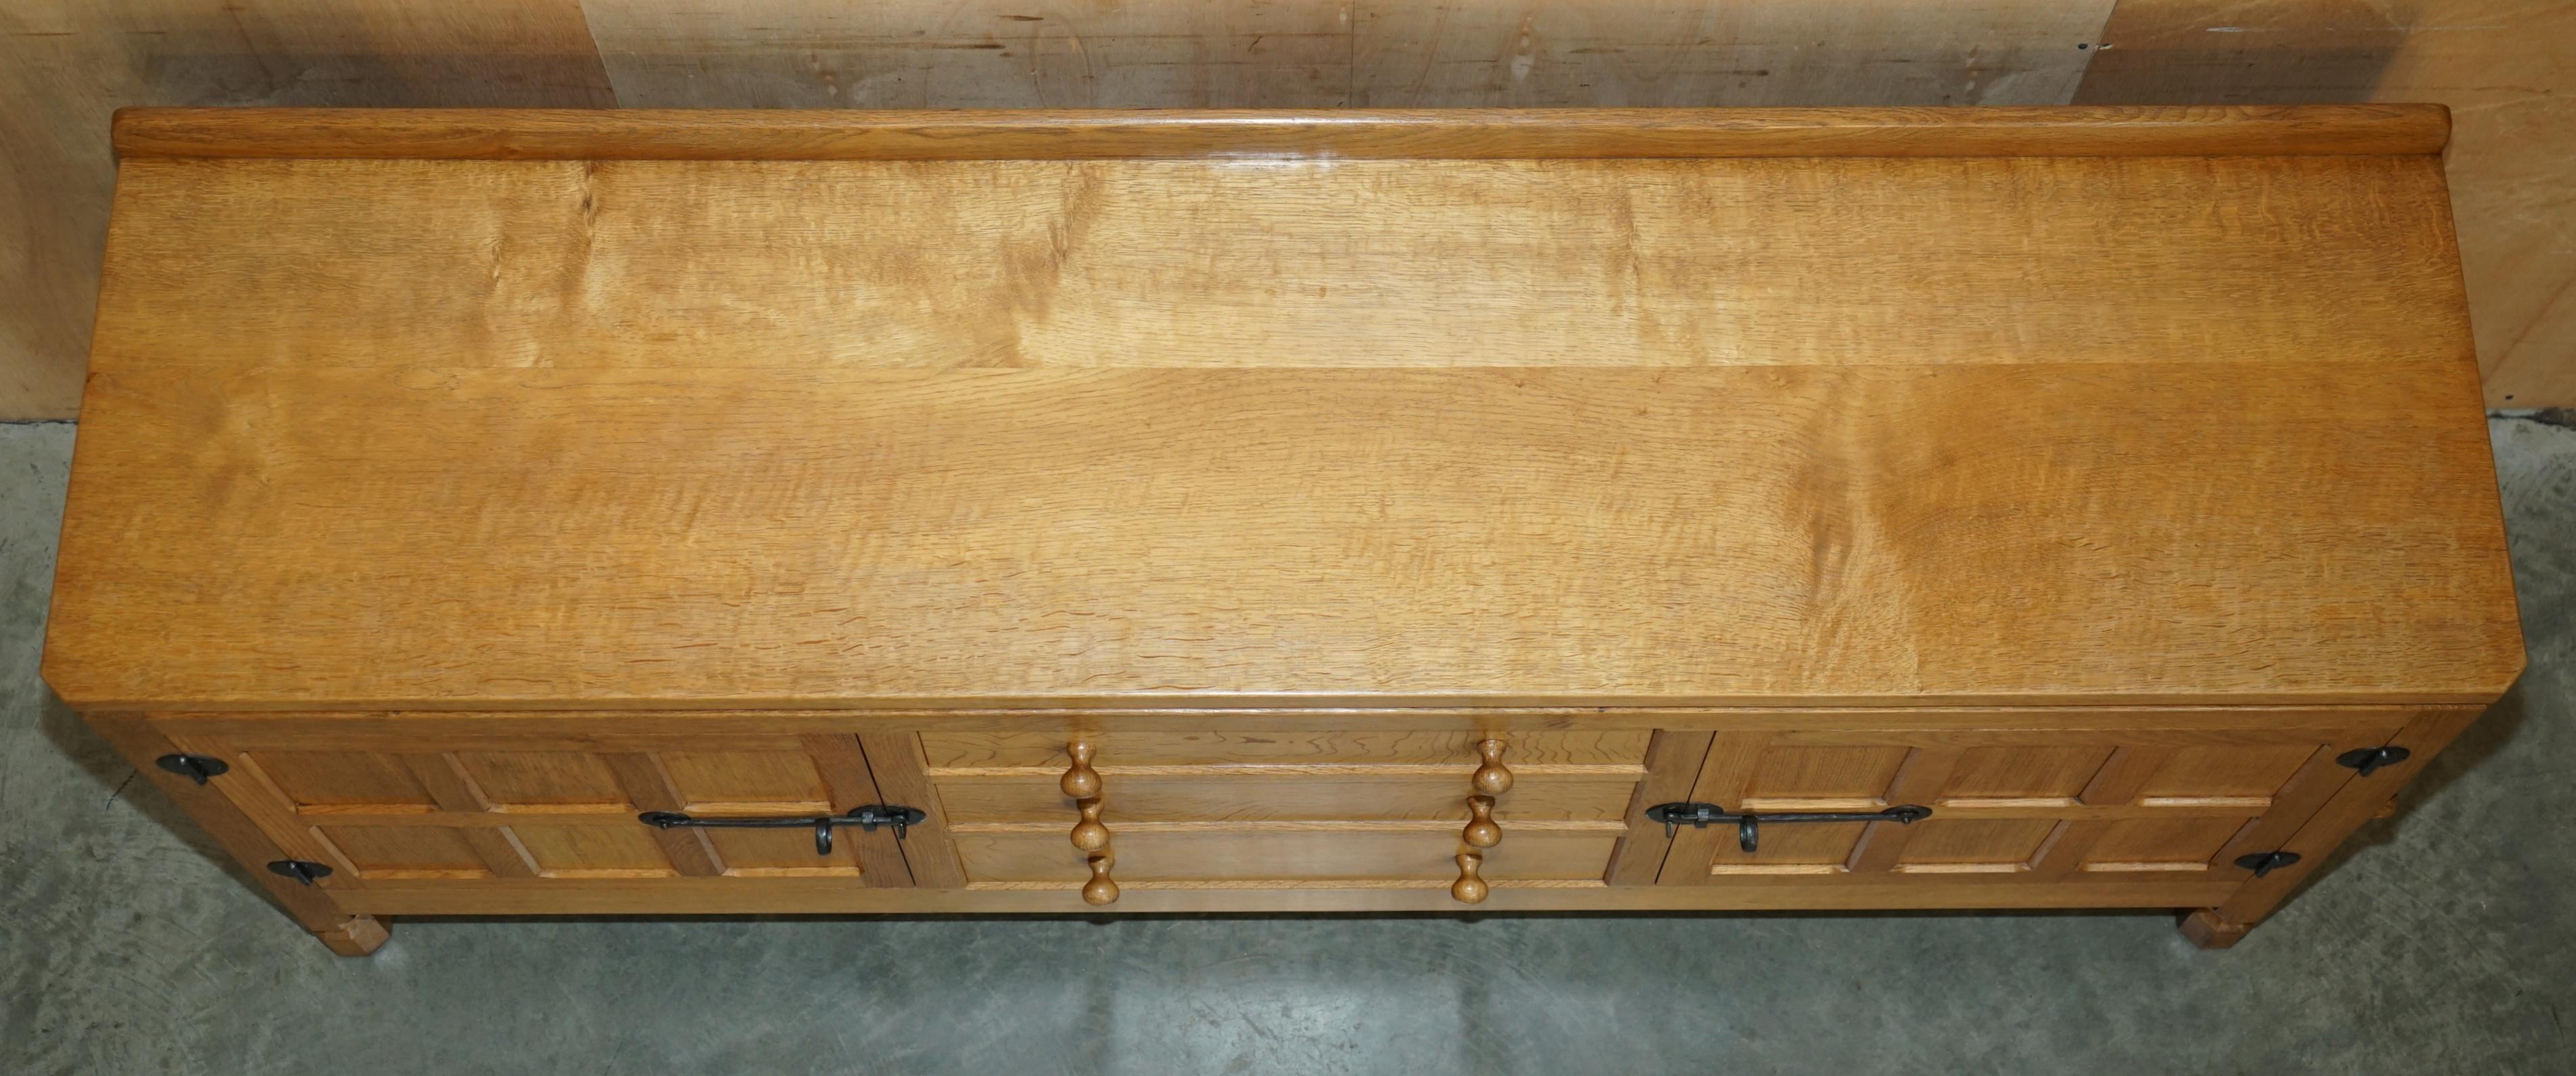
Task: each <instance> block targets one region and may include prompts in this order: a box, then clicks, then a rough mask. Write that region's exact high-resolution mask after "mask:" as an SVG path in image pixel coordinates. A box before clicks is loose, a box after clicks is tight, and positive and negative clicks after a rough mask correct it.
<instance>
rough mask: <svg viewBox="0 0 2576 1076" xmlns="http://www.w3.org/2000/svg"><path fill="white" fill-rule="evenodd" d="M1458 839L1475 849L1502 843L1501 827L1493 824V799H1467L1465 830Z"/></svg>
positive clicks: (1477, 797)
mask: <svg viewBox="0 0 2576 1076" xmlns="http://www.w3.org/2000/svg"><path fill="white" fill-rule="evenodd" d="M1458 839H1459V840H1462V841H1465V842H1467V843H1468V844H1469V845H1471V846H1473V847H1476V848H1491V847H1493V846H1495V845H1498V844H1501V843H1503V827H1501V826H1497V825H1495V824H1494V797H1492V796H1469V797H1467V828H1466V829H1465V830H1463V831H1460V833H1459V834H1458Z"/></svg>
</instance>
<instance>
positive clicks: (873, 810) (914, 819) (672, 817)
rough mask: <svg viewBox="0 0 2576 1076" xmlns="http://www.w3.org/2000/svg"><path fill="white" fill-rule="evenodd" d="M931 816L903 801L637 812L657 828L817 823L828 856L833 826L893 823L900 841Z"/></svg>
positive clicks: (821, 850) (820, 851)
mask: <svg viewBox="0 0 2576 1076" xmlns="http://www.w3.org/2000/svg"><path fill="white" fill-rule="evenodd" d="M929 817H930V815H929V813H928V812H926V811H923V810H922V809H920V808H918V807H906V806H904V805H902V804H900V803H871V804H868V805H867V806H865V807H852V808H850V809H849V810H847V811H844V812H842V813H840V814H827V815H791V816H788V817H785V818H698V817H694V816H691V815H687V814H683V813H681V812H679V811H646V812H644V813H643V814H639V815H636V816H635V820H636V821H638V822H642V823H644V824H645V825H648V826H651V827H653V828H655V829H677V828H680V827H683V826H688V827H695V828H698V829H802V828H804V827H806V826H812V827H814V854H815V855H818V856H828V855H831V854H832V829H833V827H835V826H857V827H859V829H860V830H861V831H863V832H867V833H874V832H876V830H877V827H878V826H892V827H894V839H896V840H898V841H899V840H902V839H903V833H904V831H905V830H907V829H910V828H912V827H914V826H918V825H920V824H921V823H922V821H923V820H924V819H927V818H929Z"/></svg>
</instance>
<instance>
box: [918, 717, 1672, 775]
mask: <svg viewBox="0 0 2576 1076" xmlns="http://www.w3.org/2000/svg"><path fill="white" fill-rule="evenodd" d="M1489 736H1491V737H1496V738H1500V739H1502V740H1503V741H1504V742H1505V743H1507V744H1509V745H1510V751H1509V753H1508V755H1507V756H1506V757H1507V759H1508V761H1509V762H1510V763H1511V765H1512V768H1513V769H1514V770H1515V771H1520V770H1523V769H1524V768H1525V767H1540V768H1541V769H1542V771H1543V770H1544V769H1545V768H1549V767H1556V766H1579V767H1580V766H1614V767H1622V768H1623V769H1622V771H1621V772H1628V773H1631V774H1633V773H1634V772H1635V771H1636V769H1637V768H1638V767H1639V766H1641V765H1642V764H1643V762H1644V760H1645V757H1646V744H1647V742H1648V741H1649V740H1650V739H1651V738H1652V736H1653V734H1652V733H1649V732H1637V731H1625V732H1503V733H1479V732H1451V731H1437V732H1434V731H1357V730H1336V731H1322V732H1312V731H1302V732H1301V731H1279V732H1270V731H1261V730H1248V731H1247V730H1227V731H1211V732H1145V731H1133V732H1131V731H1122V730H1118V729H1115V728H1112V729H1108V730H1105V731H1098V732H1087V733H1084V734H1082V735H1081V737H1080V738H1081V739H1082V740H1083V741H1084V742H1087V743H1089V744H1091V745H1092V746H1093V747H1094V748H1096V749H1097V750H1098V751H1099V757H1098V758H1097V759H1095V760H1094V761H1095V763H1096V764H1097V765H1098V766H1100V767H1101V768H1102V770H1103V771H1110V770H1112V769H1114V768H1116V767H1124V766H1214V765H1229V766H1258V765H1293V764H1312V763H1329V764H1352V765H1418V766H1453V765H1464V766H1466V767H1468V768H1470V769H1472V768H1474V767H1475V765H1476V743H1477V741H1480V740H1484V739H1487V738H1488V737H1489ZM1072 738H1073V737H1068V736H1067V735H1065V734H1063V733H1061V732H925V733H923V734H922V735H921V749H922V757H923V760H924V762H925V764H927V765H928V766H929V767H930V769H931V772H932V775H933V776H938V775H940V774H941V773H942V772H943V771H949V772H968V773H971V772H979V771H983V770H988V769H1011V768H1023V767H1026V768H1035V769H1049V770H1057V771H1061V770H1063V769H1064V768H1065V766H1066V765H1067V764H1068V762H1069V760H1068V759H1067V758H1066V757H1065V745H1066V743H1067V742H1068V741H1069V740H1070V739H1072Z"/></svg>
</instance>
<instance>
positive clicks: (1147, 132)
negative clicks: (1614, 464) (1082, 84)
mask: <svg viewBox="0 0 2576 1076" xmlns="http://www.w3.org/2000/svg"><path fill="white" fill-rule="evenodd" d="M2449 137H2450V114H2449V112H2448V110H2446V109H2444V108H2442V107H2441V106H2439V105H2404V104H2396V105H2305V106H2276V107H2261V108H2256V107H2243V108H2195V107H2180V106H2165V107H2154V108H2146V107H2115V106H2101V107H2088V108H2071V107H2063V106H2057V107H1995V108H1771V109H1688V108H1650V109H1620V108H1542V109H1475V108H1439V109H1312V110H1302V111H1300V110H1260V109H1246V110H1224V109H1206V110H1200V109H1159V110H1158V109H1139V110H1119V111H1103V110H1095V109H1058V110H1045V109H1006V110H991V111H980V110H973V109H959V110H946V111H939V112H917V111H908V110H907V111H892V112H873V111H865V110H856V109H847V110H823V111H805V110H776V109H619V110H593V109H218V108H129V109H121V110H119V111H118V112H117V114H116V128H115V141H116V151H117V153H118V154H119V155H120V156H122V157H126V158H150V157H269V158H283V157H361V158H482V159H506V160H596V159H623V160H702V161H739V160H1001V159H1042V160H1080V159H1095V158H1134V157H1170V158H1193V157H1216V158H1241V157H1257V156H1263V155H1314V156H1327V157H1341V158H1405V159H1440V158H1586V159H1597V158H1619V157H1821V156H1865V157H1893V156H1926V157H1961V156H2042V157H2044V156H2054V155H2073V156H2105V155H2117V156H2170V155H2192V156H2207V155H2217V154H2261V155H2280V154H2304V153H2321V154H2429V153H2438V152H2440V151H2441V149H2442V146H2443V144H2444V142H2446V141H2447V140H2448V139H2449Z"/></svg>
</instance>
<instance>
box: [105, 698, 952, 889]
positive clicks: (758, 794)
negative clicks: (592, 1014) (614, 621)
mask: <svg viewBox="0 0 2576 1076" xmlns="http://www.w3.org/2000/svg"><path fill="white" fill-rule="evenodd" d="M242 725H243V723H242V722H230V723H228V724H227V727H226V730H225V731H223V732H221V733H216V734H208V733H200V732H195V731H192V730H191V727H190V724H189V722H187V721H185V720H166V721H160V722H156V726H157V727H159V728H160V729H161V731H162V732H163V733H164V734H165V735H167V736H168V737H169V738H170V740H171V741H172V742H173V743H174V744H176V745H178V746H179V747H180V748H181V749H182V750H184V751H187V752H189V753H191V754H197V755H206V756H211V757H213V758H216V759H220V760H222V761H223V762H224V763H225V764H226V765H227V766H228V767H229V768H230V772H228V773H226V774H225V775H224V776H223V777H222V778H221V779H218V780H216V781H214V782H212V784H213V786H214V787H216V788H218V789H220V790H221V791H222V792H223V794H224V795H225V796H226V797H227V798H228V799H230V800H231V802H232V803H233V804H234V805H235V806H237V807H238V808H240V809H241V811H242V812H243V813H244V814H245V815H247V816H249V817H250V818H251V819H252V821H254V822H255V823H257V824H258V825H259V827H260V829H261V830H262V831H263V832H264V833H266V834H267V835H268V837H269V838H270V839H271V840H273V841H274V842H275V843H276V844H277V846H278V848H280V849H281V850H283V851H284V852H285V853H286V854H287V855H288V856H289V857H290V858H291V859H294V860H299V861H304V862H309V863H317V864H321V865H323V866H325V867H328V868H329V869H330V873H329V874H328V875H326V876H324V877H321V878H318V879H316V880H315V882H314V884H317V885H321V886H324V887H330V888H358V887H364V886H365V885H366V884H367V883H368V882H370V881H377V880H397V879H398V880H414V881H416V880H424V879H439V880H445V881H453V882H456V883H459V884H466V885H470V884H472V883H474V882H476V881H480V880H487V879H505V878H506V879H529V878H540V879H561V880H565V881H567V882H573V881H578V880H581V879H639V878H664V877H734V878H763V877H831V878H847V879H849V880H850V881H851V883H852V884H855V885H869V886H909V885H912V884H914V878H913V871H912V869H911V867H910V866H909V864H908V863H907V862H906V859H905V851H906V846H907V845H910V844H913V843H914V842H916V841H922V840H923V838H930V839H931V840H930V842H924V843H931V842H935V841H936V833H935V828H933V827H914V828H913V829H912V831H911V832H910V833H908V834H907V839H905V840H900V841H899V840H898V839H897V837H896V834H895V832H894V830H893V829H892V828H891V827H879V828H877V829H876V830H875V831H873V832H870V831H867V830H864V829H861V828H859V827H857V826H850V825H836V826H834V827H832V832H831V839H830V842H829V843H830V848H829V850H828V851H825V850H822V849H820V848H818V843H819V842H818V840H817V837H816V834H815V830H814V827H813V826H811V825H795V826H785V827H781V828H698V827H695V826H686V825H683V826H673V827H669V828H662V827H656V826H653V825H648V824H646V823H645V822H643V821H642V820H641V819H640V816H641V815H643V814H644V813H646V812H678V813H681V814H685V815H687V816H689V817H690V818H692V819H707V820H741V819H763V818H776V819H789V818H804V819H812V818H816V817H820V816H829V815H839V814H844V813H846V812H848V811H850V810H852V809H854V808H858V807H861V806H865V805H871V804H884V803H887V802H889V800H888V798H887V797H886V796H885V795H884V794H883V793H882V792H881V791H880V788H879V786H878V784H877V781H876V779H875V776H874V774H873V773H872V772H871V769H870V767H869V764H868V758H867V756H866V753H865V752H864V751H863V750H862V749H861V747H860V743H859V738H858V737H856V736H851V735H846V734H826V735H751V736H743V735H726V736H723V737H721V738H715V737H696V738H693V737H672V736H659V737H616V736H605V737H601V736H590V737H581V738H578V739H560V740H558V739H547V738H543V737H523V736H494V737H489V738H483V739H480V740H469V741H465V742H441V743H439V744H437V745H435V746H425V747H421V748H417V749H409V748H406V747H404V746H402V745H399V744H388V743H382V742H378V741H375V740H370V739H363V738H362V739H357V740H354V741H351V740H345V739H342V738H337V737H329V736H327V735H320V734H315V733H313V732H312V731H311V730H310V726H305V727H304V729H303V730H302V731H299V732H290V733H283V734H280V735H277V736H266V735H262V734H260V733H258V732H246V731H241V728H242ZM925 829H930V830H932V831H931V832H925Z"/></svg>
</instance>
